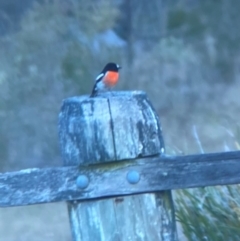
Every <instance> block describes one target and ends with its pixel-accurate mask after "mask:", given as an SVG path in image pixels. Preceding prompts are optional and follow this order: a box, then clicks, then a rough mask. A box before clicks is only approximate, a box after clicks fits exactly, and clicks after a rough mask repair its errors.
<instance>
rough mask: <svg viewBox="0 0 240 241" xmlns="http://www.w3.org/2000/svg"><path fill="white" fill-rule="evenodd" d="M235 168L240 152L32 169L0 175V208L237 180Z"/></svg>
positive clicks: (239, 166)
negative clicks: (132, 177)
mask: <svg viewBox="0 0 240 241" xmlns="http://www.w3.org/2000/svg"><path fill="white" fill-rule="evenodd" d="M106 169H108V171H107V172H106ZM131 172H132V173H134V172H135V173H136V174H137V175H139V181H138V182H136V183H134V184H131V182H130V181H129V180H128V177H127V175H128V173H130V174H131ZM239 173H240V151H236V152H224V153H212V154H200V155H190V156H157V157H147V158H142V159H136V160H134V161H133V160H130V161H124V162H121V163H119V164H118V165H116V164H115V163H110V164H109V163H108V164H99V165H95V166H89V167H86V166H80V167H55V168H45V169H38V168H33V169H26V170H21V171H17V172H8V173H2V174H0V197H1V198H0V207H9V206H20V205H30V204H37V203H50V202H59V201H74V200H90V199H96V198H104V197H114V196H115V197H119V196H122V195H130V194H139V193H149V192H156V191H163V190H172V189H184V188H191V187H205V186H213V185H229V184H238V183H240V174H239ZM79 177H80V178H83V179H84V178H86V180H88V181H87V185H86V187H85V188H82V187H81V186H79V184H78V181H79ZM109 183H111V185H109Z"/></svg>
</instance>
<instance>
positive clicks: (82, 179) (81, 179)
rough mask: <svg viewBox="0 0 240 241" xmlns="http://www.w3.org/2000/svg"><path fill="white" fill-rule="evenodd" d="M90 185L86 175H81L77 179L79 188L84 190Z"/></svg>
mask: <svg viewBox="0 0 240 241" xmlns="http://www.w3.org/2000/svg"><path fill="white" fill-rule="evenodd" d="M88 184H89V179H88V177H87V176H86V175H80V176H79V177H78V178H77V187H78V188H81V189H84V188H86V187H87V186H88Z"/></svg>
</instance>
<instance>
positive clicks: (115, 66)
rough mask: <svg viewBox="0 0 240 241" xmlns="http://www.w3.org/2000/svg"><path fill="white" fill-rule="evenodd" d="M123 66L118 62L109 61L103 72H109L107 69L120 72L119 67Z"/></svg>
mask: <svg viewBox="0 0 240 241" xmlns="http://www.w3.org/2000/svg"><path fill="white" fill-rule="evenodd" d="M121 68H122V67H121V66H119V65H118V64H115V63H108V64H107V65H106V66H105V67H104V69H103V71H102V72H107V71H116V72H118V70H119V69H121Z"/></svg>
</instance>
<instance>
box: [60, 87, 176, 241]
mask: <svg viewBox="0 0 240 241" xmlns="http://www.w3.org/2000/svg"><path fill="white" fill-rule="evenodd" d="M59 138H60V145H61V151H62V156H63V159H64V164H65V165H67V166H71V165H94V164H95V165H96V164H98V163H104V162H105V163H106V162H109V163H110V162H111V165H112V162H114V165H116V167H118V168H119V167H120V168H121V163H123V161H124V160H126V159H135V158H138V157H147V156H153V155H160V154H162V153H163V152H164V144H163V139H162V135H161V127H160V123H159V120H158V117H157V115H156V113H155V111H154V109H153V108H152V106H151V103H150V102H149V100H148V98H147V97H146V95H145V93H144V92H139V91H133V92H111V93H105V94H102V95H100V96H98V97H95V98H89V97H87V96H81V97H72V98H68V99H66V100H64V102H63V105H62V109H61V113H60V115H59ZM107 171H108V170H107V169H106V172H107ZM89 182H94V180H92V179H91V173H89V175H87V178H86V177H80V178H79V180H76V185H78V186H79V188H84V187H86V188H87V185H88V183H89ZM116 182H122V183H125V185H138V182H141V176H139V175H138V173H137V172H135V171H134V170H131V171H130V172H129V173H126V175H125V176H123V177H122V179H121V180H116ZM109 185H111V183H109ZM83 191H84V189H83ZM68 209H69V216H70V222H71V230H72V234H73V240H74V241H80V240H81V241H93V240H94V241H95V240H96V241H99V240H102V241H120V240H123V241H126V240H129V241H130V240H139V241H142V240H149V241H152V240H156V241H157V240H161V241H175V240H176V239H177V238H176V228H175V220H174V208H173V203H172V197H171V192H170V191H163V192H156V193H148V194H139V195H130V196H124V197H116V198H113V197H109V198H104V199H99V200H91V201H84V202H78V201H74V202H69V203H68Z"/></svg>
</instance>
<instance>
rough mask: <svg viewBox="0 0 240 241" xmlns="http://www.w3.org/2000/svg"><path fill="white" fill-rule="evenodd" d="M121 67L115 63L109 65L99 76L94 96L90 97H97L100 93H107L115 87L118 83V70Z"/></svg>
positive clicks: (94, 88)
mask: <svg viewBox="0 0 240 241" xmlns="http://www.w3.org/2000/svg"><path fill="white" fill-rule="evenodd" d="M119 69H121V67H120V66H119V65H118V64H115V63H108V64H107V65H106V66H105V67H104V68H103V70H102V72H101V73H100V74H99V75H98V76H97V78H96V82H95V84H94V87H93V90H92V94H91V95H90V97H94V96H96V95H97V94H98V93H99V92H102V91H107V90H109V89H111V88H112V87H113V86H115V85H116V84H117V82H118V78H119V73H118V70H119Z"/></svg>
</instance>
